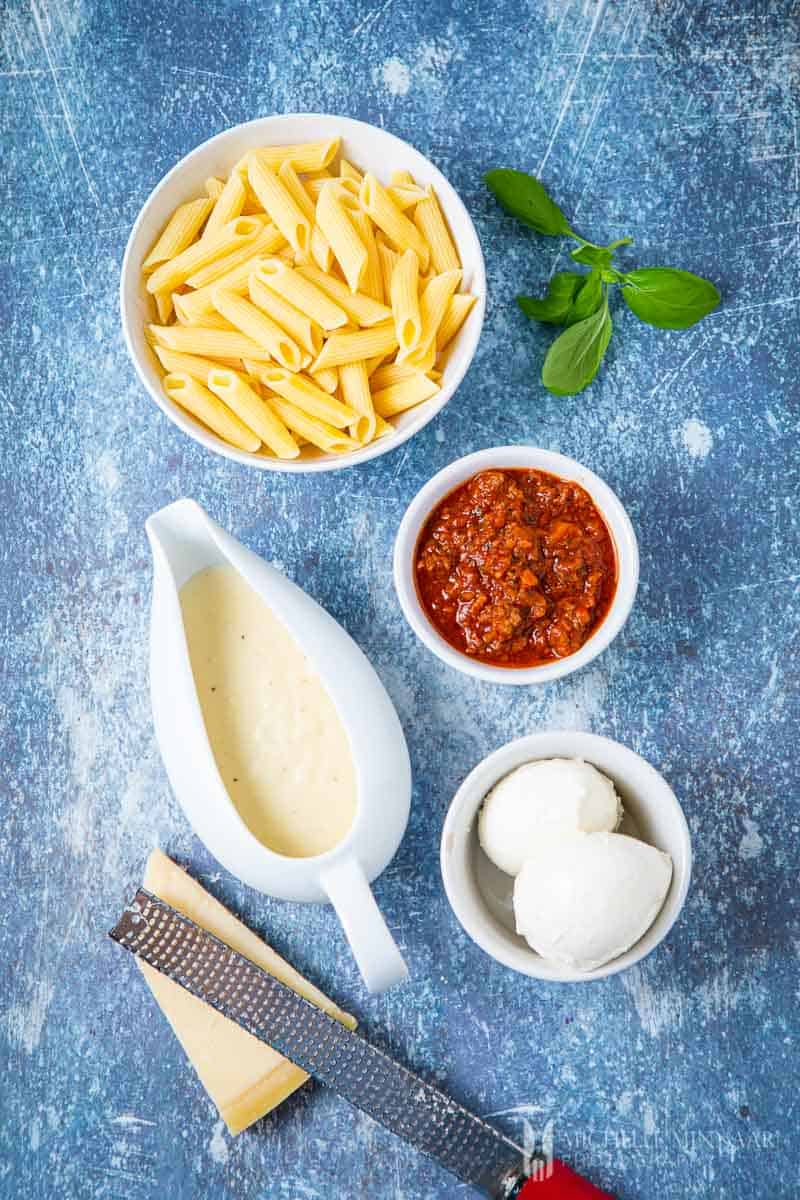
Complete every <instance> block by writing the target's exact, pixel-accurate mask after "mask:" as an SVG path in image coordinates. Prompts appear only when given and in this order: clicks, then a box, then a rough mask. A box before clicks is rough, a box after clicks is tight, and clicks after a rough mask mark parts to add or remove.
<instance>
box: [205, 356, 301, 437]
mask: <svg viewBox="0 0 800 1200" xmlns="http://www.w3.org/2000/svg"><path fill="white" fill-rule="evenodd" d="M208 386H209V388H210V389H211V391H212V392H213V393H214V395H215V396H218V397H219V398H220V400H222V401H223V402H224V403H225V404H227V406H228V408H231V409H233V411H234V412H235V413H236V415H237V417H239V418H240V420H242V421H244V423H245V425H247V427H248V428H249V429H252V430H253V432H254V433H256V434H258V436H259V437H260V438H261V441H262V442H264V443H265V444H266V445H267V446H269V448H270V450H272V452H273V453H274V454H276V455H277V456H278V458H297V456H298V454H299V453H300V447H299V446H298V444H297V442H296V441H295V440H294V438H293V437H292V435H291V434H290V433H289V430H288V429H287V428H286V426H285V425H284V423H283V421H281V419H280V417H278V416H276V414H275V413H274V411H273V410H272V409H271V408H270V406H269V405H268V404H267V403H266V401H264V400H263V399H262V398H261V396H259V395H258V394H257V393H256V392H255V391H254V390H253V389H252V388H251V387H250V384H249V383H247V382H246V380H244V379H242V377H241V375H237V374H236V372H235V371H225V370H219V369H217V368H215V369H214V370H213V371H210V372H209V376H208Z"/></svg>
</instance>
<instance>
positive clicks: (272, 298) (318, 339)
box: [248, 270, 322, 358]
mask: <svg viewBox="0 0 800 1200" xmlns="http://www.w3.org/2000/svg"><path fill="white" fill-rule="evenodd" d="M248 292H249V295H250V299H251V301H252V302H253V304H255V305H256V306H257V307H258V308H260V309H261V310H262V311H263V312H265V313H266V314H267V316H268V317H271V318H272V320H273V321H274V322H275V324H276V325H280V327H281V329H283V330H285V331H286V333H288V334H289V337H291V338H293V339H294V341H296V342H297V344H298V345H299V346H301V347H302V348H303V349H304V350H306V351H307V352H308V353H309V354H310V355H311V357H312V358H316V357H317V355H318V354H319V352H320V350H321V349H322V330H321V329H320V327H319V325H317V324H316V323H315V322H314V321H312V320H311V318H310V317H307V316H306V315H305V313H301V312H300V311H299V310H298V309H296V308H295V307H294V306H293V305H291V304H289V303H288V301H286V300H284V299H283V297H282V296H279V295H278V293H277V292H273V290H272V288H269V287H267V286H266V285H265V284H263V283H262V282H261V280H260V279H259V277H258V271H257V270H255V271H254V272H253V274H252V275H251V276H250V281H249V283H248Z"/></svg>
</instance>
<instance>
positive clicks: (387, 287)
mask: <svg viewBox="0 0 800 1200" xmlns="http://www.w3.org/2000/svg"><path fill="white" fill-rule="evenodd" d="M375 245H376V246H377V247H378V261H379V262H380V264H381V276H382V278H383V294H384V296H385V297H386V298H387V299H391V295H392V274H393V272H394V269H395V267H396V266H397V260H398V259H399V257H400V255H399V254H398V253H397V251H396V250H393V249H392V247H391V246H390V245H389V243H388V242H387V241H386V238H385V237H384V236H383V234H382V233H379V234H378V236H377V237H376V238H375ZM417 261H419V260H417Z"/></svg>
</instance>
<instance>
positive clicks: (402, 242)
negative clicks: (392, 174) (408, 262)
mask: <svg viewBox="0 0 800 1200" xmlns="http://www.w3.org/2000/svg"><path fill="white" fill-rule="evenodd" d="M360 199H361V207H362V208H363V209H365V210H366V212H367V213H368V214H369V216H370V217H372V220H373V221H374V222H375V224H376V225H377V226H378V228H379V229H381V230H383V232H384V233H385V234H386V236H387V238H388V239H389V241H390V242H391V243H392V245H393V246H394V247H395V248H396V249H397V250H415V251H416V254H417V257H418V258H419V263H420V268H421V269H422V270H423V271H427V269H428V261H429V259H430V251H429V249H428V245H427V242H426V241H425V239H424V238H423V237H422V235H421V233H420V232H419V230H418V229H417V227H416V225H415V224H414V223H413V222H412V221H409V219H408V217H407V216H406V215H405V213H403V212H402V211H401V210H400V209H399V208H398V207H397V205H396V204H395V202H394V200H392V198H391V196H390V195H389V193H388V192H387V191H386V188H385V187H383V185H382V184H381V183H379V181H378V180H377V179H376V178H375V176H374V175H373V174H372V173H371V172H367V174H366V175H365V176H364V179H363V180H362V183H361V191H360Z"/></svg>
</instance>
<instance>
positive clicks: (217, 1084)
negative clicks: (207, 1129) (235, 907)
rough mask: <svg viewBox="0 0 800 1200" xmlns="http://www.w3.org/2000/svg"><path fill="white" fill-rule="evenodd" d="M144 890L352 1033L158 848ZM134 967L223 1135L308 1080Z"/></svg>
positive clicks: (347, 1021) (150, 972)
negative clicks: (225, 1128) (205, 1095)
mask: <svg viewBox="0 0 800 1200" xmlns="http://www.w3.org/2000/svg"><path fill="white" fill-rule="evenodd" d="M144 887H145V888H146V889H147V891H149V892H152V893H153V894H154V895H156V896H159V897H160V898H161V899H162V900H164V901H166V903H167V904H171V905H172V907H173V908H175V909H177V910H178V912H181V913H183V915H184V916H185V917H189V919H190V920H192V921H194V922H195V923H196V924H197V925H201V926H202V927H203V929H207V930H208V931H209V933H213V934H214V935H215V936H216V937H218V938H220V940H221V941H223V942H226V943H227V944H228V945H229V946H230V947H231V948H232V949H234V950H237V951H238V952H239V953H240V954H243V955H245V957H247V958H249V959H250V960H251V962H254V963H257V964H258V966H260V967H263V968H264V970H265V971H269V973H270V974H271V975H274V976H275V978H276V979H279V980H280V981H281V983H284V984H286V986H287V987H290V988H292V989H293V990H294V991H295V992H299V993H300V995H301V996H305V998H306V1000H310V1001H311V1003H312V1004H316V1005H317V1006H318V1007H319V1008H321V1009H323V1010H324V1011H325V1012H326V1013H328V1014H329V1015H330V1016H332V1017H335V1018H336V1020H337V1021H341V1023H342V1024H343V1025H346V1026H347V1027H348V1028H349V1029H355V1026H356V1022H355V1019H354V1018H353V1017H351V1016H350V1015H349V1013H346V1012H342V1010H341V1009H340V1008H338V1007H337V1006H336V1005H335V1004H334V1003H333V1001H331V1000H329V999H328V997H327V996H325V995H324V994H323V993H322V992H321V991H319V989H318V988H315V987H314V985H313V984H312V983H309V982H308V980H307V979H305V978H304V977H303V976H302V975H301V974H300V972H299V971H296V970H295V969H294V967H292V966H291V965H290V964H289V963H287V962H286V960H285V959H283V958H281V957H280V955H278V954H276V953H275V951H274V950H273V949H272V948H271V947H270V946H268V945H267V944H266V942H263V941H262V940H261V938H260V937H258V936H257V935H256V934H255V933H253V931H252V930H250V929H248V928H247V927H246V926H245V925H243V924H242V923H241V921H237V919H236V917H234V915H233V913H230V912H229V911H228V909H227V908H225V907H224V906H223V905H222V904H220V903H219V901H218V900H215V899H214V897H213V896H209V894H208V892H207V891H206V890H205V889H204V888H202V887H201V886H200V884H199V883H197V882H196V881H195V880H194V879H192V878H191V876H189V875H187V874H186V872H185V871H184V870H182V869H181V868H180V867H179V866H178V865H177V863H174V862H173V861H172V859H171V858H167V856H166V854H164V853H162V851H161V850H154V851H153V853H152V854H151V855H150V858H149V859H148V862H147V869H146V871H145V876H144ZM139 967H140V969H141V971H142V973H143V975H144V977H145V979H146V980H147V983H148V985H149V987H150V990H151V991H152V993H153V995H154V996H155V998H156V1000H157V1002H158V1004H159V1006H160V1008H161V1011H162V1012H163V1013H164V1016H165V1017H166V1018H167V1020H168V1021H169V1023H170V1025H171V1026H172V1029H173V1032H174V1033H175V1036H176V1037H177V1039H178V1041H179V1042H180V1044H181V1046H182V1047H183V1049H184V1051H185V1052H186V1055H187V1057H188V1059H189V1061H190V1062H191V1064H192V1066H193V1067H194V1069H195V1071H196V1072H197V1074H198V1075H199V1076H200V1081H201V1083H202V1084H203V1087H204V1088H205V1089H206V1091H207V1092H208V1094H209V1096H210V1097H211V1099H212V1100H213V1101H214V1103H215V1104H216V1106H217V1108H218V1110H219V1115H220V1116H221V1117H222V1119H223V1121H224V1122H225V1124H226V1125H227V1126H228V1129H229V1131H230V1132H231V1133H241V1131H242V1130H243V1129H246V1128H247V1126H248V1125H252V1124H253V1122H254V1121H257V1120H258V1119H259V1118H260V1117H263V1116H264V1115H265V1114H266V1113H268V1112H270V1111H271V1110H272V1109H273V1108H276V1107H277V1105H279V1104H280V1103H281V1101H282V1100H285V1099H286V1097H287V1096H290V1095H291V1094H292V1092H294V1091H296V1090H297V1088H299V1087H300V1086H301V1085H302V1084H303V1083H305V1081H306V1079H308V1075H307V1074H306V1073H305V1071H301V1070H300V1068H299V1067H296V1066H295V1065H294V1063H292V1062H289V1060H288V1059H287V1058H284V1057H283V1055H281V1054H279V1053H278V1052H277V1050H273V1049H272V1047H271V1046H268V1045H266V1043H264V1042H260V1041H259V1040H258V1038H255V1037H253V1035H252V1034H250V1033H247V1031H246V1030H244V1029H242V1028H241V1027H240V1026H239V1025H237V1024H236V1023H235V1022H234V1021H230V1020H228V1018H227V1017H223V1016H222V1014H221V1013H218V1012H216V1011H215V1010H214V1009H213V1008H211V1007H210V1006H209V1005H208V1004H205V1003H204V1002H203V1001H202V1000H198V999H197V997H196V996H192V995H190V993H189V992H187V991H185V990H184V989H183V988H182V987H180V986H179V985H178V984H177V983H173V981H172V980H171V979H167V977H166V976H165V975H161V974H160V973H159V972H158V971H156V970H155V969H154V968H153V967H150V966H148V965H147V963H143V962H139Z"/></svg>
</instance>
